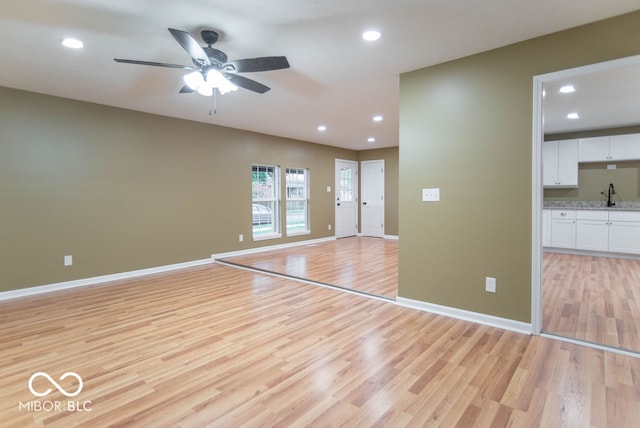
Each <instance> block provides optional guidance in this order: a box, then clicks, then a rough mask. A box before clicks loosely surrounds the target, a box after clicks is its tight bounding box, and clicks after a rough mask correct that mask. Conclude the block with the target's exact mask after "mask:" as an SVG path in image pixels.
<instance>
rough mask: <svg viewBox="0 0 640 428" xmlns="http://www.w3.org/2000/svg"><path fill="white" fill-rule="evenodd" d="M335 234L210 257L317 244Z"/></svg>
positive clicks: (220, 257)
mask: <svg viewBox="0 0 640 428" xmlns="http://www.w3.org/2000/svg"><path fill="white" fill-rule="evenodd" d="M335 239H336V237H335V236H328V237H326V238H317V239H307V240H304V241H296V242H288V243H286V244H276V245H267V246H266V247H258V248H247V249H246V250H238V251H230V252H228V253H218V254H212V255H211V259H212V260H217V259H223V258H226V257H234V256H245V255H247V254H255V253H261V252H263V251H271V250H280V249H283V248H291V247H298V246H300V245H311V244H319V243H321V242H327V241H335Z"/></svg>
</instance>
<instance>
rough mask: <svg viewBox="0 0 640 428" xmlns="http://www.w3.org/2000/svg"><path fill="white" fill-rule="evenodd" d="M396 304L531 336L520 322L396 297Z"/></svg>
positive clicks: (525, 325)
mask: <svg viewBox="0 0 640 428" xmlns="http://www.w3.org/2000/svg"><path fill="white" fill-rule="evenodd" d="M396 304H397V305H399V306H404V307H406V308H412V309H417V310H420V311H424V312H431V313H434V314H438V315H445V316H448V317H452V318H457V319H461V320H465V321H471V322H475V323H478V324H484V325H488V326H491V327H496V328H501V329H503V330H509V331H515V332H517V333H523V334H531V332H532V330H531V324H530V323H525V322H522V321H515V320H510V319H507V318H500V317H495V316H493V315H487V314H481V313H479V312H471V311H465V310H464V309H457V308H451V307H449V306H441V305H436V304H433V303H428V302H422V301H420V300H412V299H406V298H404V297H400V296H398V297H396Z"/></svg>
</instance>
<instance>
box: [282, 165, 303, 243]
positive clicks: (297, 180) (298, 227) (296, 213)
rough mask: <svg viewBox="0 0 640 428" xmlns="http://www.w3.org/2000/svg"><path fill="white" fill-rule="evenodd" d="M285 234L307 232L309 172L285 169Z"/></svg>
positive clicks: (300, 169)
mask: <svg viewBox="0 0 640 428" xmlns="http://www.w3.org/2000/svg"><path fill="white" fill-rule="evenodd" d="M285 176H286V183H285V184H286V192H287V195H286V196H287V209H286V225H287V226H286V227H287V232H306V231H308V230H309V170H307V169H302V168H287V169H286V174H285Z"/></svg>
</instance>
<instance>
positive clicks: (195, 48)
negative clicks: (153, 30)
mask: <svg viewBox="0 0 640 428" xmlns="http://www.w3.org/2000/svg"><path fill="white" fill-rule="evenodd" d="M169 32H170V33H171V35H172V36H173V38H174V39H176V41H177V42H178V43H180V46H182V48H183V49H184V50H185V51H187V53H188V54H189V55H190V56H191V58H193V60H194V61H196V62H197V63H198V64H201V65H211V61H210V60H209V57H208V56H207V54H206V53H205V52H204V49H202V46H200V45H199V44H198V42H196V41H195V39H194V38H193V37H191V34H189V33H187V32H186V31H182V30H176V29H174V28H169Z"/></svg>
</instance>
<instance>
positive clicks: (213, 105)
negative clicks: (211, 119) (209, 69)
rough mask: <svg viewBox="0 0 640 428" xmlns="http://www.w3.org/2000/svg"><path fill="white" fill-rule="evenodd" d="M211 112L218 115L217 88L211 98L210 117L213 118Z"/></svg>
mask: <svg viewBox="0 0 640 428" xmlns="http://www.w3.org/2000/svg"><path fill="white" fill-rule="evenodd" d="M211 110H213V114H217V113H218V111H217V110H218V103H217V98H216V88H213V96H212V97H211V98H209V116H211Z"/></svg>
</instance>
